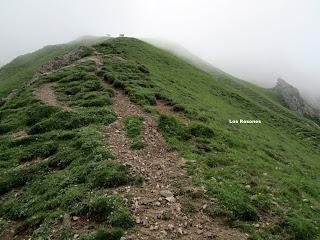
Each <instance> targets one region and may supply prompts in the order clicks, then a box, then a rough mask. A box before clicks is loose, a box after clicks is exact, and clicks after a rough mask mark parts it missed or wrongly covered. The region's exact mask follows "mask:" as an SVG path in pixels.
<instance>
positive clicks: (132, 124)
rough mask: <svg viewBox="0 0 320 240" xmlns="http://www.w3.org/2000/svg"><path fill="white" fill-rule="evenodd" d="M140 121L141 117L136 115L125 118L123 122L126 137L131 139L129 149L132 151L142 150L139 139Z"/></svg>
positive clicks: (141, 143)
mask: <svg viewBox="0 0 320 240" xmlns="http://www.w3.org/2000/svg"><path fill="white" fill-rule="evenodd" d="M142 121H143V117H142V116H138V115H130V116H127V117H126V119H125V120H124V127H125V130H126V133H127V136H128V137H129V138H130V139H131V142H132V144H131V148H132V149H136V150H139V149H142V148H143V142H142V141H141V139H140V135H141V131H142V127H143V126H142Z"/></svg>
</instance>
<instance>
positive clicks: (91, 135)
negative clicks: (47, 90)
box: [0, 62, 136, 239]
mask: <svg viewBox="0 0 320 240" xmlns="http://www.w3.org/2000/svg"><path fill="white" fill-rule="evenodd" d="M93 66H94V67H93ZM93 69H95V64H94V63H93V62H89V63H82V64H80V65H78V66H74V67H70V68H67V69H65V70H61V71H58V72H55V73H52V74H49V75H47V76H45V77H43V78H41V79H40V80H39V82H37V83H36V84H35V85H34V86H30V87H28V88H27V89H25V90H21V91H20V92H18V94H17V95H16V96H15V97H14V98H11V99H9V100H7V101H6V102H5V103H4V104H3V106H2V107H1V108H0V113H1V114H0V130H1V135H0V150H1V153H0V171H1V177H0V194H1V195H2V196H1V204H0V216H1V218H0V229H1V231H3V230H5V229H6V228H8V226H9V224H10V223H9V221H13V222H14V221H17V223H15V225H17V228H16V230H15V234H17V235H19V234H24V233H27V234H30V235H32V238H33V239H38V238H41V239H48V238H49V236H51V235H52V234H54V232H53V230H55V231H56V232H55V235H54V236H55V237H57V238H58V239H70V238H72V237H73V234H74V233H73V232H72V230H71V229H70V226H68V224H67V225H64V224H63V223H62V218H63V216H64V215H65V214H66V213H68V214H69V215H71V216H78V217H80V218H85V219H89V220H88V221H89V222H88V223H89V224H93V225H94V224H100V225H101V226H102V227H103V226H105V229H102V230H100V231H99V232H97V233H96V235H90V232H85V231H84V232H82V233H81V237H82V238H84V239H100V238H99V236H100V235H101V236H108V237H109V239H119V238H120V237H121V236H122V235H123V232H124V230H126V229H128V228H130V227H132V226H133V222H132V219H131V217H130V214H129V211H128V209H127V207H126V206H125V204H124V203H123V201H122V199H121V198H120V197H119V196H118V195H114V194H113V193H112V191H111V190H110V188H113V187H116V186H121V185H125V184H129V182H130V183H131V184H132V182H133V183H134V182H135V180H136V179H135V178H134V177H130V176H129V175H128V174H127V168H126V167H125V166H123V165H122V164H120V163H119V162H117V161H115V160H113V156H112V155H111V153H110V152H109V151H108V150H107V149H106V148H105V142H104V139H103V137H102V135H101V133H100V132H101V126H102V125H107V124H109V123H111V122H113V121H114V120H115V119H116V117H115V114H114V112H113V111H112V110H111V108H110V104H111V98H112V96H113V91H112V90H111V89H106V88H104V87H102V85H101V81H100V80H99V79H98V78H97V77H96V76H94V75H93V74H92V70H93ZM48 82H56V83H57V86H56V92H58V93H59V97H60V100H61V101H66V102H67V103H69V105H70V106H71V107H72V108H73V111H69V112H66V111H62V110H61V109H60V108H58V107H51V106H47V105H45V104H44V103H42V102H40V101H39V100H37V99H35V97H34V95H33V91H34V89H35V88H36V87H37V86H38V85H40V84H44V83H48ZM21 130H23V131H25V132H27V133H28V136H26V137H23V138H16V137H15V135H14V133H15V132H17V131H21ZM57 234H58V235H57ZM101 236H100V237H101Z"/></svg>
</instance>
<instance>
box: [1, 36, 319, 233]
mask: <svg viewBox="0 0 320 240" xmlns="http://www.w3.org/2000/svg"><path fill="white" fill-rule="evenodd" d="M88 49H90V51H88V52H87V53H86V56H85V57H83V58H82V59H80V60H77V61H75V62H74V63H70V65H69V66H64V67H63V68H61V69H56V70H54V71H52V72H48V73H45V74H41V76H40V77H39V79H37V80H36V81H35V82H34V83H33V84H31V85H30V86H26V87H25V88H21V89H20V90H19V91H17V94H16V95H13V97H12V98H10V99H8V100H5V101H4V102H2V106H1V108H0V111H1V114H0V120H1V122H0V133H1V137H0V141H1V145H0V146H1V152H2V154H1V158H0V159H1V172H2V174H1V175H2V176H1V177H2V178H1V181H0V190H1V193H2V194H3V196H2V197H1V198H2V199H1V200H2V202H3V203H2V204H1V205H0V214H1V217H2V225H3V226H10V227H11V226H15V224H16V225H17V224H18V230H17V229H16V234H17V236H22V235H23V234H28V235H32V236H33V237H34V238H36V237H38V236H45V237H47V236H49V235H50V234H51V235H52V234H53V235H54V232H52V231H53V230H54V229H60V230H61V229H62V230H65V234H67V236H69V235H68V234H78V235H82V234H84V235H85V234H90V230H89V229H87V228H86V227H85V228H83V227H82V228H83V229H85V231H80V229H81V223H82V222H83V221H84V220H85V221H87V220H88V223H87V224H85V225H86V226H88V225H90V226H93V227H92V229H98V228H100V227H103V226H104V227H105V228H106V229H107V230H105V232H104V233H98V234H109V235H110V234H113V236H114V239H118V238H116V236H119V235H121V234H122V231H123V230H127V229H130V228H131V227H132V226H133V223H132V218H131V217H130V215H129V212H128V209H127V207H129V208H130V207H132V206H131V205H130V201H129V202H127V205H126V204H125V202H122V200H121V199H122V198H123V199H130V197H128V196H124V195H121V194H120V195H118V194H112V191H111V190H112V189H113V188H116V189H118V190H117V191H119V192H120V193H121V191H120V190H121V189H122V188H123V187H122V186H123V185H124V186H126V187H128V185H131V188H132V189H135V188H137V189H139V185H136V184H141V179H140V177H141V176H142V177H144V178H145V175H144V174H143V172H140V173H137V172H131V170H130V168H129V169H127V168H126V167H124V165H123V162H121V160H125V159H119V158H121V155H120V157H119V155H117V154H115V152H114V151H116V150H115V148H116V149H119V148H120V149H121V148H122V146H113V145H112V144H111V145H112V146H108V145H109V144H110V143H109V142H108V138H107V139H103V136H102V135H101V132H103V130H102V129H103V126H104V125H106V126H108V125H109V124H110V123H112V122H114V123H115V124H118V123H119V121H122V120H117V118H116V115H118V117H119V114H118V113H117V111H116V112H114V111H115V108H113V107H112V99H113V100H117V98H116V97H114V96H115V95H114V94H115V92H114V91H116V92H118V91H119V90H117V89H122V90H123V91H124V93H125V94H127V95H128V97H129V98H130V100H131V101H132V102H134V103H136V104H137V105H140V106H141V107H143V109H144V110H145V111H146V112H148V113H149V115H150V114H151V115H152V116H153V118H155V119H156V121H157V123H158V126H153V127H154V128H155V129H154V130H155V131H160V132H161V133H162V136H163V137H164V138H165V140H166V142H167V144H168V145H169V146H170V148H171V149H172V150H171V151H177V153H178V154H179V156H180V157H181V158H183V159H185V161H186V163H185V165H184V167H183V168H184V169H185V171H186V172H187V173H188V174H189V175H190V176H191V177H192V180H193V183H192V184H194V189H197V188H200V189H205V191H204V192H202V193H201V194H200V198H199V195H198V193H197V191H195V192H193V191H191V192H188V191H185V187H186V186H184V185H186V184H183V183H184V182H183V181H182V179H183V178H182V179H180V178H179V177H177V179H176V181H175V183H172V182H170V186H169V188H170V189H171V188H172V191H173V192H174V196H175V197H176V201H177V202H176V204H177V203H180V201H181V202H182V203H184V201H183V200H184V199H186V200H188V199H189V201H187V202H188V204H182V209H183V212H182V213H177V214H178V215H177V216H185V217H187V219H191V220H192V219H197V220H195V221H199V218H197V212H199V211H200V210H201V211H200V212H203V214H204V215H203V218H204V219H205V217H204V216H210V217H211V218H212V219H214V222H215V223H216V222H222V223H224V224H226V223H229V224H230V225H232V226H236V227H238V228H239V229H241V230H242V231H245V232H246V233H248V234H250V236H251V239H316V238H317V236H318V235H319V228H318V225H319V219H320V214H319V200H320V199H319V196H320V192H319V189H320V186H319V182H320V181H319V176H318V172H319V168H320V164H319V160H320V158H319V156H320V155H319V148H318V147H319V143H320V130H319V127H318V126H317V125H315V124H314V122H312V121H310V120H308V119H306V118H304V117H302V116H300V115H298V114H296V113H295V112H292V111H290V110H288V109H287V108H285V107H283V106H282V105H281V103H280V102H278V101H277V99H276V98H275V97H274V95H272V93H270V92H269V91H266V90H264V89H262V88H259V87H256V86H254V85H253V84H248V83H246V82H242V81H240V80H237V79H234V78H233V77H231V76H229V75H227V74H223V73H219V74H218V75H215V74H214V73H210V74H209V73H207V72H204V71H202V70H200V69H198V68H197V67H195V66H193V65H191V64H189V63H187V62H185V61H183V60H182V59H180V58H178V57H176V56H174V55H173V54H171V53H169V52H167V51H164V50H161V49H158V48H156V47H154V46H152V45H150V44H147V43H145V42H142V41H140V40H137V39H132V38H116V39H110V40H107V41H104V42H102V43H100V44H96V45H93V46H92V47H91V48H88ZM79 51H81V49H80V50H79ZM6 67H10V66H9V65H7V66H6ZM101 79H104V80H105V81H106V82H107V83H108V84H107V85H103V84H102V81H101ZM28 80H30V79H28ZM28 80H26V81H28ZM48 82H53V83H52V84H53V85H52V84H51V85H45V86H47V87H46V88H44V89H53V90H54V91H51V90H49V91H51V93H52V92H56V94H57V96H55V97H54V98H56V99H55V101H54V106H50V104H51V103H52V101H51V103H50V101H47V100H44V99H43V100H44V101H45V102H42V101H41V97H38V98H37V95H35V94H34V92H37V91H38V90H37V89H39V88H40V87H41V86H43V84H48ZM0 84H1V81H0ZM110 86H112V87H113V88H115V89H116V90H112V89H111V88H110ZM51 95H53V94H51ZM39 98H40V99H39ZM48 104H49V105H48ZM64 106H66V107H64ZM115 106H116V104H115V103H114V107H115ZM112 108H113V109H114V110H112ZM124 108H125V107H124ZM120 109H121V108H120ZM134 119H135V120H134ZM240 119H244V120H260V121H261V123H260V124H239V123H238V124H237V123H233V124H231V123H230V120H240ZM128 121H129V120H128ZM129 122H130V123H131V124H134V125H133V126H131V127H132V129H133V130H132V131H133V132H134V133H135V134H136V135H135V134H134V137H133V138H132V140H131V141H132V145H133V146H134V147H133V148H135V147H136V148H138V149H139V148H143V144H146V146H145V147H146V149H148V144H150V143H149V142H148V141H143V137H142V140H141V139H140V138H141V136H140V133H139V131H141V130H139V129H140V128H141V129H144V127H143V123H142V121H139V118H133V120H132V119H131V120H130V121H129ZM232 122H235V121H232ZM141 124H142V125H141ZM110 126H112V125H110ZM126 126H127V128H126V129H128V130H125V129H123V130H122V129H120V130H119V129H117V131H119V132H116V133H119V134H120V133H121V134H122V133H123V131H131V130H130V129H131V127H130V125H126ZM139 126H140V127H139ZM137 129H138V130H137ZM107 132H108V131H107ZM128 136H131V134H130V133H129V132H128ZM139 136H140V137H139ZM142 136H143V135H142ZM111 140H112V139H111ZM111 140H110V142H112V141H111ZM104 141H106V145H107V146H106V147H107V149H106V148H105V147H104ZM128 141H129V140H128ZM129 142H130V141H129ZM141 143H142V144H141ZM120 149H119V150H120ZM123 151H124V152H127V151H133V150H129V149H127V148H126V147H123ZM135 151H143V149H140V150H135ZM120 152H121V150H120ZM150 154H151V155H152V152H150ZM113 155H114V156H113ZM123 156H125V155H123ZM141 158H142V159H140V160H141V161H142V160H143V161H146V163H147V159H145V158H144V157H141ZM138 160H139V159H138ZM130 161H131V160H130ZM133 163H134V162H133ZM132 165H133V166H132V167H135V166H134V164H132ZM151 165H152V166H150V167H153V164H151ZM177 165H178V164H177ZM137 166H138V165H137ZM178 166H179V165H178ZM140 170H141V169H140ZM147 170H148V169H147ZM150 171H151V169H150ZM139 175H141V176H140V177H139ZM168 176H171V175H170V174H168ZM139 179H140V180H139ZM161 179H162V178H161V177H160V180H161ZM163 179H165V176H164V178H163ZM188 184H190V183H188ZM146 186H148V181H147V182H146V184H143V185H142V190H143V188H144V187H146ZM140 187H141V186H140ZM48 189H50V191H47V190H48ZM89 189H90V190H91V192H90V190H89ZM126 189H128V188H126ZM129 189H130V188H129ZM154 191H155V194H157V193H158V192H159V190H154ZM133 194H134V193H133ZM105 196H108V197H105ZM133 200H134V199H133ZM155 201H157V200H156V199H155ZM163 201H165V200H163ZM203 201H204V202H206V201H207V202H206V203H205V204H204V205H203V206H199V204H200V203H202V202H203ZM133 202H134V201H133ZM138 202H139V200H138ZM164 203H165V202H160V207H161V206H164V205H162V204H164ZM151 205H152V204H151ZM156 205H157V204H156ZM169 205H170V202H169ZM143 206H144V207H145V208H146V209H152V208H151V207H150V208H149V207H148V206H149V203H146V204H145V205H143ZM199 207H200V208H199ZM110 209H113V210H112V211H111V214H106V215H103V214H102V215H101V213H104V212H109V213H110ZM131 210H132V209H131ZM160 210H161V209H160ZM170 211H173V213H174V214H173V216H175V213H176V212H175V211H176V210H172V209H171V210H170ZM131 214H132V215H133V216H134V217H136V215H135V214H137V213H136V212H135V211H134V210H132V212H131ZM170 214H172V213H171V212H169V213H168V215H166V218H168V219H169V221H170V218H171V217H172V216H171V215H170ZM181 214H184V215H181ZM61 216H62V217H61ZM68 216H69V218H70V216H76V217H77V220H75V221H74V222H72V224H71V226H69V225H70V224H68ZM170 216H171V217H170ZM154 217H156V216H154ZM78 218H80V221H79V219H78ZM173 219H175V217H174V218H173ZM9 220H10V221H13V222H14V224H10V222H9ZM200 220H201V219H200ZM208 221H209V220H208ZM69 222H70V220H69ZM136 222H137V224H138V225H139V226H140V230H141V231H142V233H144V231H145V230H146V226H145V225H144V222H143V221H136ZM159 222H160V225H159V226H158V225H157V226H158V227H157V228H154V226H152V229H151V230H150V229H149V230H146V231H154V233H160V232H161V231H163V230H164V231H167V232H168V234H169V235H168V236H169V237H168V239H177V238H181V239H190V238H188V234H187V235H179V231H180V230H179V231H177V229H178V228H180V227H179V226H174V229H171V230H172V231H171V230H170V229H166V228H164V225H162V224H164V223H165V219H160V220H159ZM79 224H80V226H79ZM204 226H206V225H205V224H204ZM175 227H176V228H177V229H175ZM7 228H8V227H7ZM218 228H219V227H218ZM188 229H189V230H190V229H192V226H189V225H188V224H187V226H184V227H183V229H181V231H182V232H184V231H185V232H186V233H188V231H189V230H188ZM117 231H119V232H117ZM174 231H176V232H174ZM201 231H202V232H201ZM205 231H206V229H205ZM226 231H227V232H228V231H229V230H228V229H227V230H226ZM230 231H231V230H230ZM62 232H63V231H62ZM193 232H197V231H193ZM209 232H210V231H209ZM212 232H213V230H212ZM138 233H139V231H138ZM117 234H118V235H117ZM197 234H199V236H198V239H199V237H200V236H203V235H202V234H203V230H201V228H199V232H197ZM70 236H71V235H70ZM226 236H227V235H217V237H218V238H221V239H224V237H226ZM238 236H239V238H240V236H242V235H241V234H240V235H238ZM96 237H97V235H96ZM207 237H208V238H209V239H210V236H207ZM211 237H213V236H211ZM97 239H98V238H97Z"/></svg>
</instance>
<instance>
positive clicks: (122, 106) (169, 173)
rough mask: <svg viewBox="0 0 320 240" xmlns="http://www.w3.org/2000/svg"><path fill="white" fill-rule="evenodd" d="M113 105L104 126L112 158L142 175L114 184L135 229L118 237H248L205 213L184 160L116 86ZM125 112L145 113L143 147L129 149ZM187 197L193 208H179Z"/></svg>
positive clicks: (146, 239) (203, 201) (196, 239)
mask: <svg viewBox="0 0 320 240" xmlns="http://www.w3.org/2000/svg"><path fill="white" fill-rule="evenodd" d="M113 109H114V111H115V112H116V114H117V116H118V119H117V121H115V122H114V123H112V124H111V125H109V126H108V127H106V130H105V137H106V140H107V144H108V147H109V148H111V150H112V152H113V154H114V155H115V156H116V158H117V159H119V160H121V161H123V162H124V163H125V164H126V165H128V166H129V169H130V173H131V174H134V175H140V176H143V177H144V179H145V183H144V184H143V186H141V187H136V186H131V187H128V186H127V187H121V188H118V189H117V192H118V193H119V194H120V195H121V196H122V197H124V199H130V200H131V201H132V205H131V211H132V214H133V216H134V219H135V222H136V223H137V224H138V225H139V229H138V231H137V232H136V233H130V234H128V235H127V236H125V237H124V238H122V239H145V240H153V239H158V240H160V239H161V240H164V239H168V240H169V239H188V240H192V239H194V240H199V239H228V240H230V239H235V240H236V239H237V240H238V239H241V240H242V239H247V236H246V235H245V234H244V233H241V232H239V230H237V229H231V228H229V227H226V226H223V225H222V224H219V223H218V222H215V221H214V220H212V219H211V218H210V217H208V216H207V215H206V214H204V212H203V210H204V209H205V208H206V206H207V204H208V200H207V199H206V198H205V197H204V195H203V194H201V193H203V192H204V190H202V189H196V188H194V187H191V186H192V181H191V179H190V178H189V177H188V176H187V174H186V173H185V171H184V169H183V165H184V160H183V159H182V158H180V157H178V156H177V154H176V153H175V152H173V151H171V150H170V149H169V148H168V147H167V145H166V143H165V140H164V139H163V137H162V136H161V134H160V132H159V131H158V129H157V122H156V120H155V119H154V118H153V117H152V116H149V115H148V114H146V113H145V112H143V111H142V110H141V109H140V108H139V107H138V106H136V105H135V104H133V103H132V102H130V100H129V99H128V97H127V96H126V95H124V94H123V93H122V92H121V91H116V96H115V97H114V99H113ZM128 115H140V116H143V117H144V122H143V128H144V130H143V134H142V139H143V142H144V145H145V147H144V148H143V149H141V150H132V149H130V145H131V144H130V141H129V139H128V138H127V137H126V133H125V130H124V127H123V125H124V124H123V122H124V119H125V117H126V116H128ZM178 183H180V185H181V186H182V187H184V188H185V189H188V191H189V192H191V193H192V194H194V195H195V196H197V195H199V196H198V198H197V197H194V198H191V197H190V196H188V195H187V194H181V188H178V187H177V184H178ZM164 190H167V191H164ZM199 193H200V194H199ZM172 194H173V197H172ZM188 203H192V204H193V206H194V207H195V209H194V210H195V211H194V212H193V213H190V214H188V213H184V211H183V208H184V206H185V204H188Z"/></svg>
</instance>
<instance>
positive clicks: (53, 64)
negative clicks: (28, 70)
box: [27, 47, 92, 85]
mask: <svg viewBox="0 0 320 240" xmlns="http://www.w3.org/2000/svg"><path fill="white" fill-rule="evenodd" d="M91 50H92V49H90V48H88V47H79V48H77V49H75V50H72V51H70V52H69V53H67V54H65V55H63V56H61V57H55V58H53V59H52V60H50V61H49V62H47V63H46V64H44V65H42V66H41V67H40V68H39V69H38V70H37V71H36V72H35V74H34V75H33V77H32V79H31V80H30V81H29V82H28V84H27V85H31V84H32V83H34V82H35V81H36V80H37V79H39V77H40V76H42V75H44V74H47V73H50V72H53V71H56V70H59V69H61V68H63V67H66V66H68V65H70V64H72V63H73V62H75V61H77V60H79V59H81V58H83V57H85V56H87V55H88V54H90V51H91Z"/></svg>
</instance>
